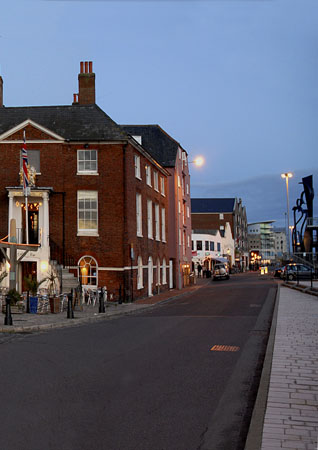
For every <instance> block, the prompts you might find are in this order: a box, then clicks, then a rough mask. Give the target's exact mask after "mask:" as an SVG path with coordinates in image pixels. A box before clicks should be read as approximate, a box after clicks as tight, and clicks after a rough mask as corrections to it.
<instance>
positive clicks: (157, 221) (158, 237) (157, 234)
mask: <svg viewBox="0 0 318 450" xmlns="http://www.w3.org/2000/svg"><path fill="white" fill-rule="evenodd" d="M155 230H156V241H160V217H159V203H155Z"/></svg>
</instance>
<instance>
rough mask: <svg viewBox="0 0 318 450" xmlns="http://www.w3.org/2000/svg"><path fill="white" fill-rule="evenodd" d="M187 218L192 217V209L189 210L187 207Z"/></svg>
mask: <svg viewBox="0 0 318 450" xmlns="http://www.w3.org/2000/svg"><path fill="white" fill-rule="evenodd" d="M187 217H188V218H189V217H190V208H189V206H187Z"/></svg>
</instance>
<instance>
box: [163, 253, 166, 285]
mask: <svg viewBox="0 0 318 450" xmlns="http://www.w3.org/2000/svg"><path fill="white" fill-rule="evenodd" d="M162 284H163V285H164V284H167V262H166V259H165V258H163V260H162Z"/></svg>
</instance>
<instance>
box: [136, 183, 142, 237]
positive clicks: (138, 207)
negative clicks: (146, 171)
mask: <svg viewBox="0 0 318 450" xmlns="http://www.w3.org/2000/svg"><path fill="white" fill-rule="evenodd" d="M136 229H137V236H139V237H142V196H141V194H140V193H139V192H137V193H136Z"/></svg>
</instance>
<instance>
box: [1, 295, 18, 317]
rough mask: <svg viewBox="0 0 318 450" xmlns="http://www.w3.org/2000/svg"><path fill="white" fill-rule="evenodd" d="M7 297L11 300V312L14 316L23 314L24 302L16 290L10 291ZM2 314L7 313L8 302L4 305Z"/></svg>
mask: <svg viewBox="0 0 318 450" xmlns="http://www.w3.org/2000/svg"><path fill="white" fill-rule="evenodd" d="M7 296H8V297H9V300H10V306H11V312H12V314H19V313H20V314H21V313H22V312H23V301H22V298H21V295H20V294H19V292H18V291H17V290H16V289H10V291H9V292H8V294H7ZM2 312H3V313H4V314H5V312H6V302H4V303H3V304H2Z"/></svg>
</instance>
